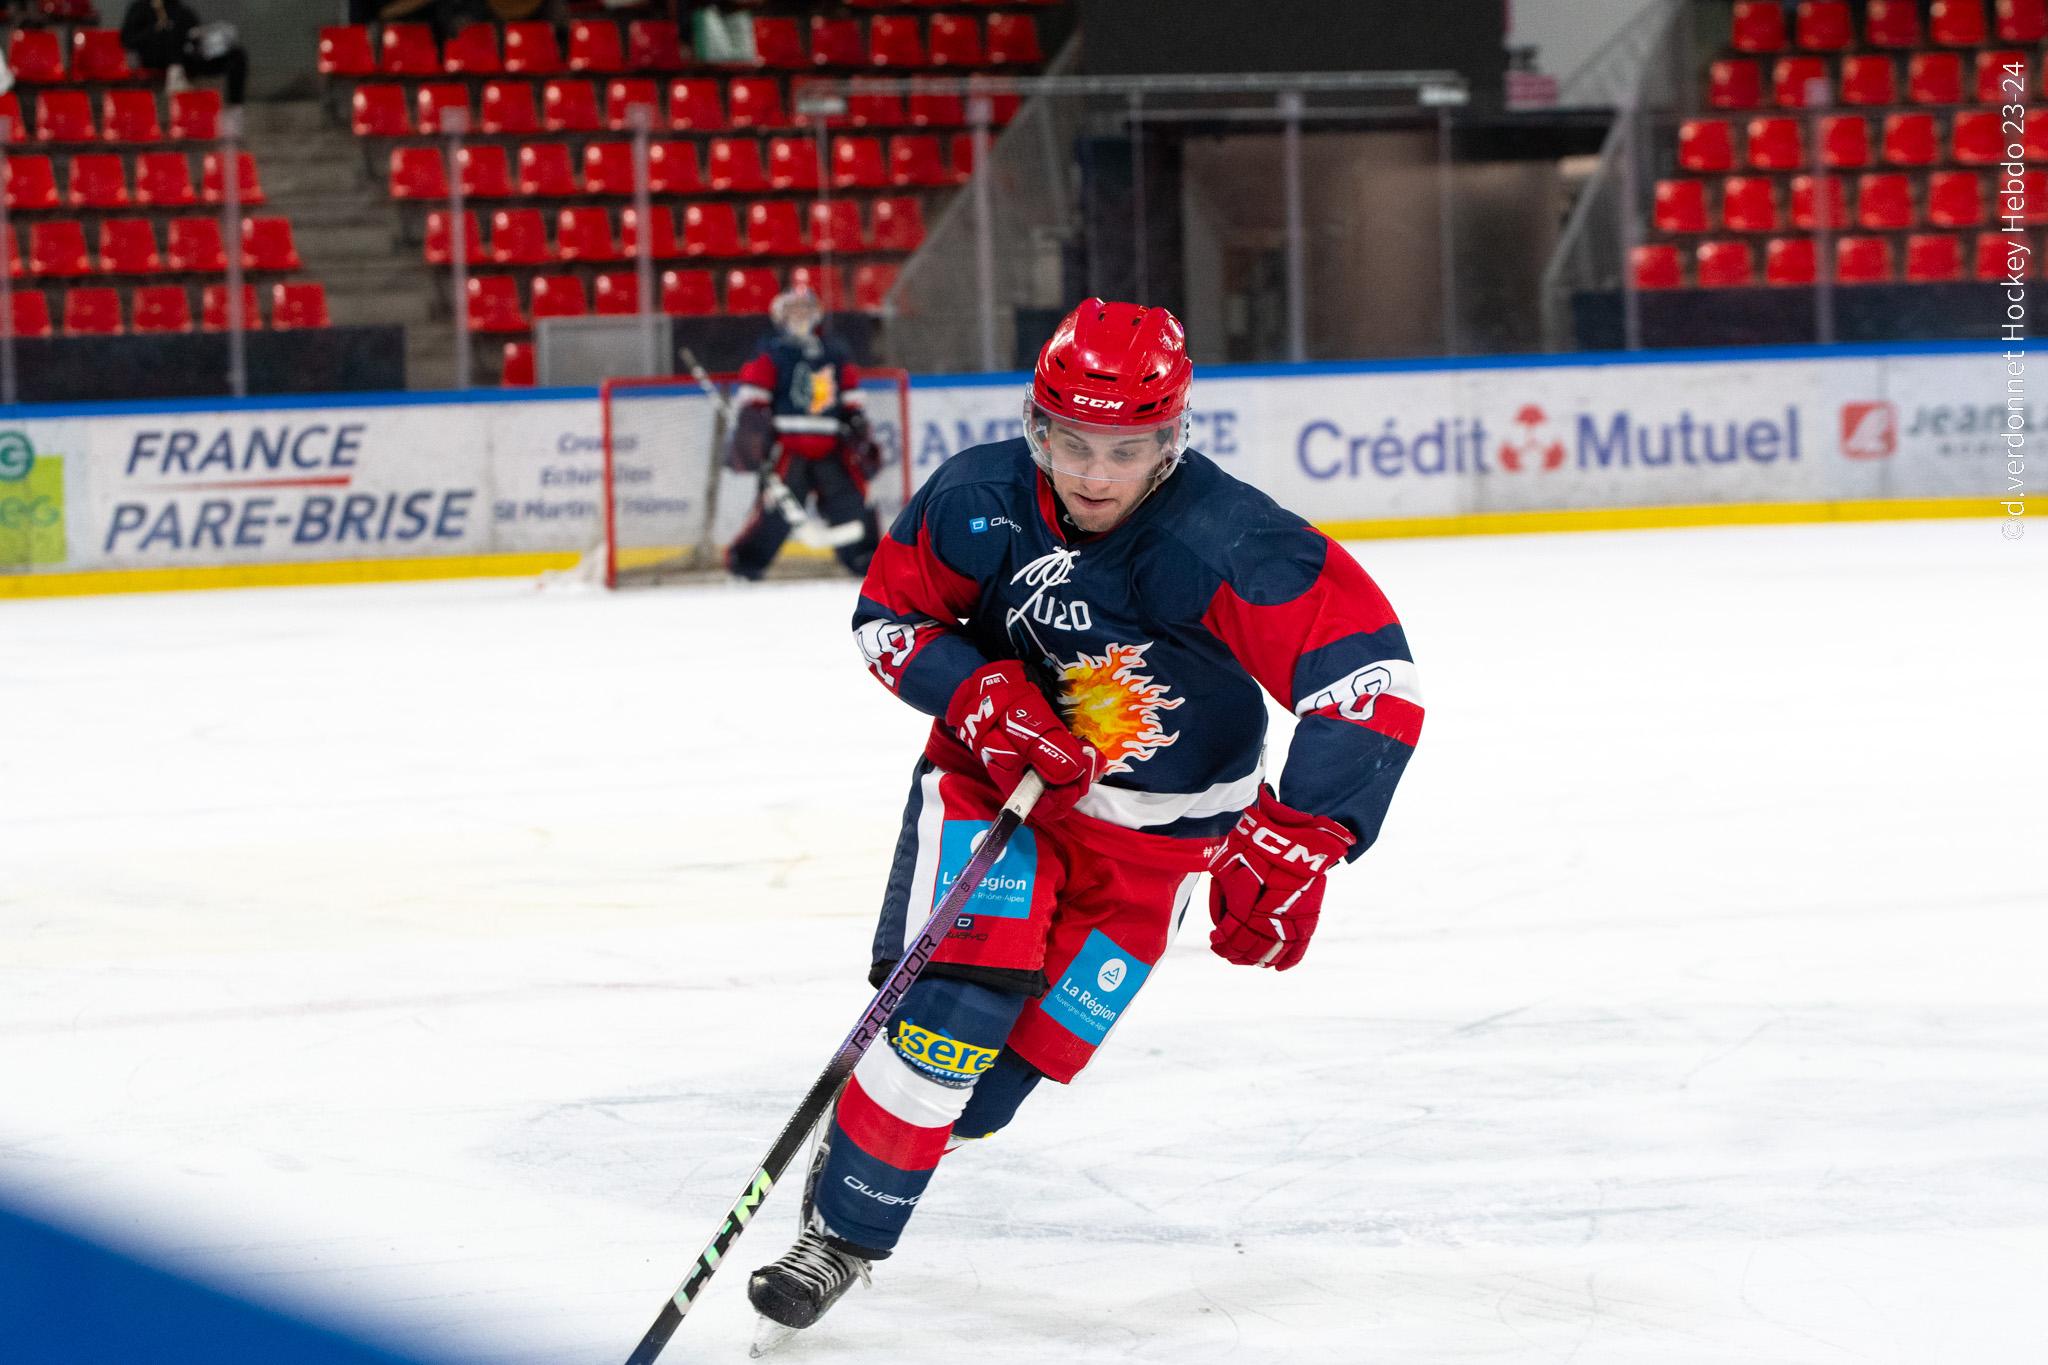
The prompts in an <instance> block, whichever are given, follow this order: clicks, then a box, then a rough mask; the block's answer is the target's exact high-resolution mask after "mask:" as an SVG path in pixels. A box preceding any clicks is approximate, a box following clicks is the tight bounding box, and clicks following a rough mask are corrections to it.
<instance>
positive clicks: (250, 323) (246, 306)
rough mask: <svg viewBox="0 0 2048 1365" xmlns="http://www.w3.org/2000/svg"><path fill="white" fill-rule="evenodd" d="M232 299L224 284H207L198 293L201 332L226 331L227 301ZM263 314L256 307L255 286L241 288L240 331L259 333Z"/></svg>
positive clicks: (249, 285) (248, 285)
mask: <svg viewBox="0 0 2048 1365" xmlns="http://www.w3.org/2000/svg"><path fill="white" fill-rule="evenodd" d="M233 297H234V295H233V294H231V293H229V292H228V287H227V286H226V285H224V284H209V285H207V286H206V287H205V288H203V289H201V290H200V291H199V326H200V329H201V330H202V331H208V332H225V331H226V330H227V329H228V300H230V299H232V298H233ZM262 328H263V313H262V310H261V309H259V308H257V306H256V286H255V285H253V284H245V285H243V286H242V329H243V330H244V331H248V332H256V331H261V330H262Z"/></svg>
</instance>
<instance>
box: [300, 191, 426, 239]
mask: <svg viewBox="0 0 2048 1365" xmlns="http://www.w3.org/2000/svg"><path fill="white" fill-rule="evenodd" d="M263 212H265V213H282V214H285V215H287V216H288V217H290V219H291V220H292V222H293V223H295V224H304V225H305V226H307V227H365V228H367V227H373V228H380V229H382V230H383V231H384V233H385V234H386V236H388V237H389V239H390V241H391V243H392V245H393V246H394V247H396V246H397V244H398V240H399V227H400V224H399V221H398V215H397V214H395V213H393V212H392V211H391V207H390V205H388V204H380V203H378V202H377V201H375V200H373V199H367V198H364V199H356V198H343V199H336V198H331V197H329V196H326V195H319V196H315V197H312V198H307V199H299V198H294V197H292V196H290V195H272V196H271V199H270V202H269V203H268V204H267V205H265V206H264V209H263ZM413 249H414V250H417V249H418V247H417V245H415V246H414V248H413Z"/></svg>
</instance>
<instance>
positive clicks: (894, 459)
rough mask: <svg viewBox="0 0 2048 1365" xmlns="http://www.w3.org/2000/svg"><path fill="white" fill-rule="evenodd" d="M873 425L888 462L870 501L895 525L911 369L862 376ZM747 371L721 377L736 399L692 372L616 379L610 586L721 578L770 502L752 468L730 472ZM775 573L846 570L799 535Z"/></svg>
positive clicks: (607, 400)
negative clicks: (733, 403)
mask: <svg viewBox="0 0 2048 1365" xmlns="http://www.w3.org/2000/svg"><path fill="white" fill-rule="evenodd" d="M860 375H861V384H860V393H861V395H862V399H863V402H864V403H865V405H866V407H867V414H868V426H869V429H870V430H871V431H872V432H873V434H874V438H875V443H876V444H877V445H878V446H880V447H881V451H882V467H881V469H880V470H878V471H877V472H876V474H875V477H874V478H873V479H871V480H870V481H869V483H868V505H869V506H871V507H873V508H874V509H875V515H876V517H877V519H878V520H879V521H880V522H881V526H882V529H883V531H884V532H886V531H887V530H888V528H889V523H890V522H891V521H893V520H894V519H895V516H896V514H897V513H898V512H899V511H901V510H902V509H903V505H904V503H906V502H908V501H909V499H910V483H911V476H910V465H911V462H910V459H909V439H910V375H909V373H908V372H907V371H904V370H892V369H868V368H866V367H863V368H862V369H861V372H860ZM737 380H738V377H737V376H736V375H732V374H718V375H713V376H712V382H713V384H714V385H715V386H716V387H717V388H718V390H719V393H720V394H721V396H722V397H723V399H724V400H725V401H723V402H720V401H716V400H714V399H713V398H712V397H711V396H710V395H709V394H707V393H705V391H704V389H703V387H702V386H701V385H699V384H698V383H697V382H696V381H695V380H694V379H691V378H690V377H689V376H687V375H683V376H677V377H673V378H666V377H660V378H651V379H608V380H606V381H605V382H604V384H603V385H602V387H601V388H600V389H599V391H598V394H599V402H600V404H601V405H602V407H603V426H604V481H603V488H602V497H603V506H602V509H601V534H602V537H603V543H602V544H601V545H600V546H599V547H598V553H597V555H596V559H597V560H598V563H599V566H600V567H601V569H602V572H603V576H604V581H605V584H606V585H607V586H608V587H625V586H634V585H639V584H647V583H660V582H664V581H668V580H672V579H675V578H684V577H690V576H693V575H701V574H706V573H713V574H715V573H720V572H723V570H724V567H725V551H726V547H727V546H729V545H731V544H732V542H733V541H734V540H735V539H736V538H737V537H738V536H739V534H740V533H741V531H743V530H744V529H745V528H746V525H747V523H748V521H749V520H750V519H751V518H752V517H753V514H754V509H755V507H756V505H757V504H758V502H759V499H760V493H761V490H760V484H759V482H758V481H757V480H756V478H755V477H754V476H753V475H752V474H741V473H735V472H733V471H732V470H729V469H726V468H725V458H724V456H725V447H726V441H727V437H728V435H729V431H728V427H727V420H728V419H727V415H726V414H727V412H728V410H729V404H730V399H731V395H732V392H733V389H734V387H735V386H736V384H737ZM775 572H776V573H778V575H780V574H796V575H802V574H818V573H831V572H838V569H837V566H836V565H835V563H834V561H833V559H832V551H831V550H830V549H829V548H825V547H823V546H820V545H812V544H806V543H805V542H804V539H803V537H802V536H801V535H792V536H791V537H790V538H789V540H788V541H787V542H785V544H784V547H783V550H782V554H781V555H780V556H779V557H778V559H777V563H776V569H775Z"/></svg>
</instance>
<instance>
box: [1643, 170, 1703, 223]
mask: <svg viewBox="0 0 2048 1365" xmlns="http://www.w3.org/2000/svg"><path fill="white" fill-rule="evenodd" d="M1651 217H1652V220H1653V221H1654V222H1655V223H1656V225H1657V231H1659V232H1705V231H1706V230H1707V227H1708V223H1707V184H1706V182H1705V181H1704V180H1659V181H1658V182H1657V193H1656V206H1655V208H1654V209H1653V210H1652V213H1651Z"/></svg>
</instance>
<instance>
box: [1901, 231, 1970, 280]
mask: <svg viewBox="0 0 2048 1365" xmlns="http://www.w3.org/2000/svg"><path fill="white" fill-rule="evenodd" d="M1961 278H1963V239H1962V238H1960V237H1950V236H1948V235H1946V234H1936V233H1927V232H1921V233H1915V234H1914V235H1913V236H1911V237H1908V238H1907V239H1906V282H1907V283H1908V284H1945V283H1948V282H1950V281H1952V280H1960V279H1961Z"/></svg>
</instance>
